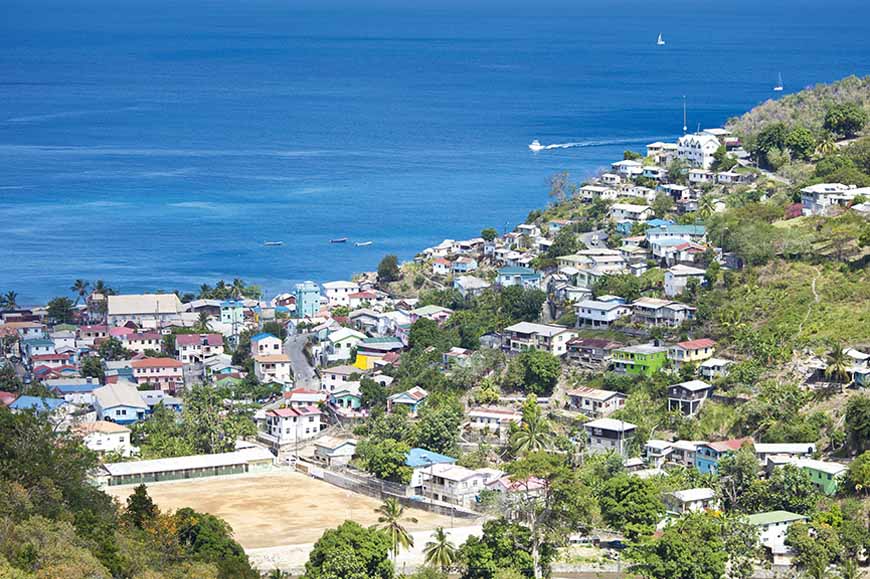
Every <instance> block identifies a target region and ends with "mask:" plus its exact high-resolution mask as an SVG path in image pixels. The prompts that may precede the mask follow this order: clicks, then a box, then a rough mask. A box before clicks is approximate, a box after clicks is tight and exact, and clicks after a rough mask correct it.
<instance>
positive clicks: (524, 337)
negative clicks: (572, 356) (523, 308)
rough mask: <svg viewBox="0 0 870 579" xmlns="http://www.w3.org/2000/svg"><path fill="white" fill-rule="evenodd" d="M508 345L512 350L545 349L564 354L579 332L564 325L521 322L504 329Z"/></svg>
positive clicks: (554, 353)
mask: <svg viewBox="0 0 870 579" xmlns="http://www.w3.org/2000/svg"><path fill="white" fill-rule="evenodd" d="M504 331H505V335H506V336H507V340H508V347H509V348H510V350H511V351H512V352H524V351H526V350H544V351H546V352H549V353H551V354H553V355H554V356H563V355H565V353H566V352H567V351H568V341H569V340H571V339H572V338H576V337H577V332H575V331H573V330H570V329H568V328H566V327H564V326H554V325H547V324H534V323H532V322H520V323H518V324H514V325H512V326H508V327H507V328H505V329H504Z"/></svg>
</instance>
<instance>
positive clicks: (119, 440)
mask: <svg viewBox="0 0 870 579" xmlns="http://www.w3.org/2000/svg"><path fill="white" fill-rule="evenodd" d="M72 431H73V433H74V434H77V435H78V436H80V437H81V438H82V441H83V442H84V443H85V446H87V447H88V448H89V449H91V450H93V451H95V452H98V453H100V454H105V453H107V452H113V453H118V454H120V455H121V456H130V455H131V454H133V452H134V447H133V445H132V444H130V429H129V428H127V427H126V426H121V425H120V424H116V423H114V422H106V421H104V420H98V421H97V422H84V423H80V424H76V425H75V426H73V427H72Z"/></svg>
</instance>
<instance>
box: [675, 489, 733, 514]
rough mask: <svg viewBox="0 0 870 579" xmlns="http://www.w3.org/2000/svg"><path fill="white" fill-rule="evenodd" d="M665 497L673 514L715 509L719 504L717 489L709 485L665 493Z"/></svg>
mask: <svg viewBox="0 0 870 579" xmlns="http://www.w3.org/2000/svg"><path fill="white" fill-rule="evenodd" d="M663 498H664V503H665V507H666V508H667V511H668V513H670V514H672V515H684V514H686V513H697V512H701V511H706V510H707V509H715V508H716V507H717V506H718V504H719V501H718V500H717V499H716V491H714V490H713V489H711V488H707V487H701V488H695V489H685V490H681V491H674V492H670V493H665V495H664V497H663Z"/></svg>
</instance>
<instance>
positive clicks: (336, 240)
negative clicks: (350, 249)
mask: <svg viewBox="0 0 870 579" xmlns="http://www.w3.org/2000/svg"><path fill="white" fill-rule="evenodd" d="M329 243H347V237H337V238H335V239H330V240H329Z"/></svg>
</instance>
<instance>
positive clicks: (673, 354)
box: [668, 338, 716, 368]
mask: <svg viewBox="0 0 870 579" xmlns="http://www.w3.org/2000/svg"><path fill="white" fill-rule="evenodd" d="M715 349H716V342H714V341H713V340H711V339H709V338H701V339H700V340H689V341H687V342H679V343H677V344H674V345H673V346H671V349H670V351H669V352H668V358H670V360H671V361H672V362H673V363H674V365H675V366H676V367H677V368H679V367H680V364H696V363H698V362H703V361H704V360H707V359H709V358H712V357H713V352H714V351H715Z"/></svg>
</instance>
